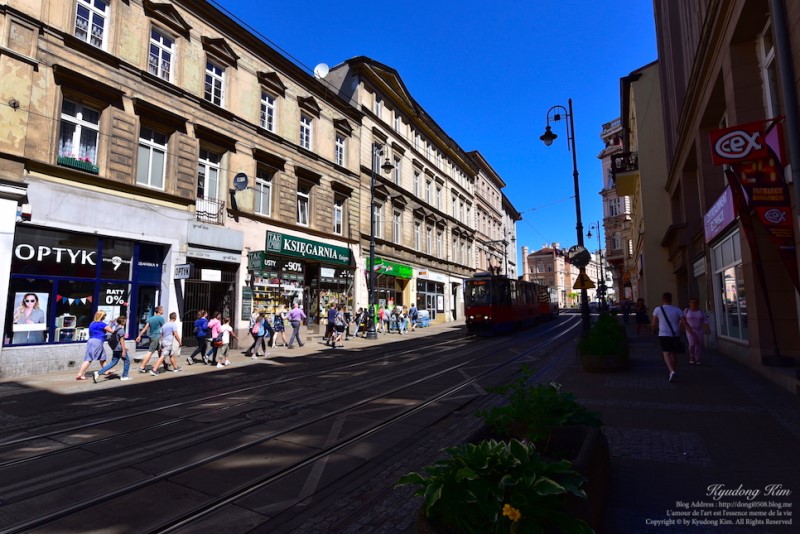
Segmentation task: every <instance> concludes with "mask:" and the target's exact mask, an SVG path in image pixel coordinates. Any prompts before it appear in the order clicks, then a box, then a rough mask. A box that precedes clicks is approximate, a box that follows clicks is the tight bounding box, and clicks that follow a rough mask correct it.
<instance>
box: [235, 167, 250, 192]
mask: <svg viewBox="0 0 800 534" xmlns="http://www.w3.org/2000/svg"><path fill="white" fill-rule="evenodd" d="M233 187H235V188H236V190H237V191H244V190H245V189H247V175H246V174H245V173H243V172H240V173H239V174H237V175H236V176H234V177H233Z"/></svg>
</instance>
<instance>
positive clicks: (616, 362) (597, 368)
mask: <svg viewBox="0 0 800 534" xmlns="http://www.w3.org/2000/svg"><path fill="white" fill-rule="evenodd" d="M578 356H579V357H580V359H581V368H583V370H584V371H589V372H590V373H596V372H604V371H622V370H625V369H627V368H628V365H629V363H630V360H629V358H628V355H627V354H624V353H623V354H611V355H606V356H598V355H596V354H582V353H581V354H578Z"/></svg>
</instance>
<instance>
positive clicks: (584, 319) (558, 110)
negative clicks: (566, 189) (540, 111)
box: [539, 98, 591, 333]
mask: <svg viewBox="0 0 800 534" xmlns="http://www.w3.org/2000/svg"><path fill="white" fill-rule="evenodd" d="M567 105H568V107H569V109H566V108H564V106H553V107H551V108H550V109H548V110H547V126H546V127H545V130H544V134H542V135H541V136H539V139H541V140H542V142H543V143H544V144H545V146H550V145H552V144H553V141H555V140H556V137H558V136H557V135H556V134H554V133H553V131H552V130H551V129H550V118H551V117H552V119H553V122H558V121H560V120H561V119H562V117H566V118H567V119H569V121H568V122H567V125H566V128H567V141H569V145H568V146H567V149H568V150H571V151H572V179H573V183H574V187H575V219H576V224H575V230H576V231H577V236H578V246H579V247H583V222H582V221H581V188H580V182H579V180H578V159H577V154H576V152H575V123H574V120H573V116H572V99H571V98H570V99H569V100H568V101H567ZM554 112H555V113H554ZM590 321H591V319H590V317H589V297H588V295H587V293H586V289H581V324H582V326H583V331H584V333H585V332H588V331H589V326H590V324H591V323H590Z"/></svg>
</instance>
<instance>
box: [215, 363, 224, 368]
mask: <svg viewBox="0 0 800 534" xmlns="http://www.w3.org/2000/svg"><path fill="white" fill-rule="evenodd" d="M224 367H225V364H224V363H218V364H217V369H223V368H224Z"/></svg>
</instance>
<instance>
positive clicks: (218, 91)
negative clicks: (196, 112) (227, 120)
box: [203, 60, 225, 107]
mask: <svg viewBox="0 0 800 534" xmlns="http://www.w3.org/2000/svg"><path fill="white" fill-rule="evenodd" d="M224 97H225V68H224V67H222V66H220V65H218V64H216V63H214V62H213V61H211V60H209V61H207V62H206V81H205V92H204V94H203V98H205V100H206V102H211V103H212V104H214V105H217V106H220V107H221V106H222V103H223V99H224Z"/></svg>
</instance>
